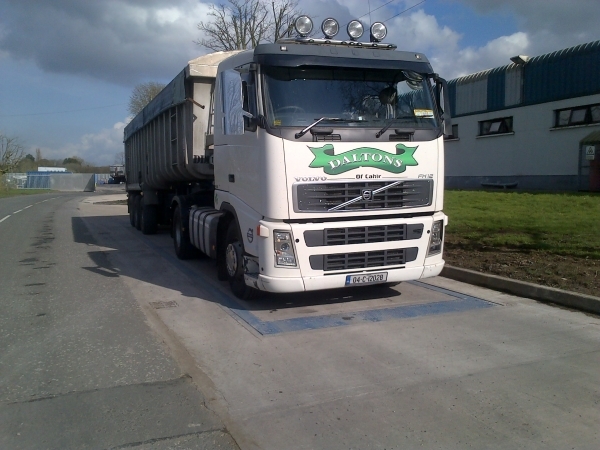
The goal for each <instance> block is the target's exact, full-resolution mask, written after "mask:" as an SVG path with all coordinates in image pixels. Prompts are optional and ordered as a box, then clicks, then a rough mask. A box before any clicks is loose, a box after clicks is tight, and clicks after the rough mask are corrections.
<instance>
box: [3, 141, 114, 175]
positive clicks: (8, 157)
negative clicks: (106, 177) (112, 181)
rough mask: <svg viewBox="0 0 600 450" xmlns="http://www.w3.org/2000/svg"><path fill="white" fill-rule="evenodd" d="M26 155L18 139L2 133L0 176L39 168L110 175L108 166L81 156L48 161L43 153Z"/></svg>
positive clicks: (36, 152) (37, 151) (38, 151)
mask: <svg viewBox="0 0 600 450" xmlns="http://www.w3.org/2000/svg"><path fill="white" fill-rule="evenodd" d="M24 153H25V147H24V145H23V144H22V143H21V140H20V139H19V138H18V137H14V136H9V135H6V134H4V133H1V132H0V176H2V175H5V174H7V173H25V172H31V171H35V170H38V168H39V167H64V168H66V169H67V170H68V171H69V172H74V173H108V171H109V170H108V169H109V168H108V166H95V165H92V164H89V163H87V162H86V161H85V160H84V159H83V158H80V157H79V156H72V157H69V158H64V159H47V158H44V157H43V156H42V151H41V150H40V149H39V148H38V149H36V150H35V156H34V155H32V154H30V153H28V154H24Z"/></svg>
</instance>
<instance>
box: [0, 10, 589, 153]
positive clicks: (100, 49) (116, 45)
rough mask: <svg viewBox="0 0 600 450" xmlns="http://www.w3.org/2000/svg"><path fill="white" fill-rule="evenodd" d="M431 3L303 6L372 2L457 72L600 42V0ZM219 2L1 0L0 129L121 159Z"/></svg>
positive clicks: (44, 145)
mask: <svg viewBox="0 0 600 450" xmlns="http://www.w3.org/2000/svg"><path fill="white" fill-rule="evenodd" d="M420 1H421V0H395V1H392V2H389V1H388V0H300V1H299V7H298V8H299V9H301V10H302V12H304V13H306V14H308V15H310V16H312V17H315V22H316V23H320V21H321V20H322V19H324V18H325V14H326V15H327V16H331V17H335V18H337V19H338V20H339V21H340V23H342V24H343V23H346V22H347V21H348V20H350V19H351V18H356V17H361V16H363V15H364V16H363V17H362V19H361V20H363V22H365V23H366V24H368V22H369V15H368V14H367V13H368V11H369V6H370V8H371V10H372V11H373V12H372V14H371V16H370V18H371V20H372V21H376V20H381V21H384V20H385V21H386V25H387V26H388V29H389V33H388V37H387V38H386V41H388V42H393V43H395V44H396V45H398V48H399V49H403V50H410V51H419V52H423V53H425V54H426V55H427V56H428V57H429V59H430V60H431V62H432V65H433V66H434V69H435V70H436V71H437V72H438V73H440V74H441V75H442V76H444V77H446V78H447V79H452V78H454V77H457V76H460V75H465V74H469V73H473V72H476V71H480V70H485V69H488V68H491V67H497V66H502V65H505V64H507V63H508V62H509V57H510V56H514V55H516V54H526V55H529V56H536V55H540V54H543V53H547V52H551V51H554V50H558V49H561V48H566V47H570V46H573V45H577V44H582V43H585V42H591V41H595V40H598V39H600V27H598V25H597V24H598V23H600V6H599V4H598V0H571V1H567V0H495V1H490V0H426V1H425V2H422V3H420ZM269 3H270V2H269ZM208 5H209V2H207V1H204V0H202V1H199V0H0V133H3V134H5V135H8V136H10V137H18V138H19V139H20V141H21V143H22V144H23V145H24V146H25V148H26V152H28V153H31V154H34V155H35V149H36V148H39V149H40V150H41V152H42V155H43V156H44V157H45V158H49V159H64V158H67V157H72V156H78V157H81V158H83V159H84V160H85V161H86V162H88V163H91V164H97V165H108V164H112V163H113V162H114V161H115V158H116V157H117V155H118V154H119V153H121V152H122V151H123V145H122V137H123V127H124V126H125V124H126V123H127V120H128V113H127V102H128V99H129V95H130V93H131V91H132V89H133V87H134V86H135V85H136V84H137V83H140V82H145V81H160V82H164V83H167V82H169V81H170V80H171V79H172V78H173V77H174V76H175V75H176V74H177V73H178V72H179V71H180V70H181V69H182V68H183V67H184V66H185V64H186V62H187V61H188V60H190V59H192V58H195V57H197V56H200V55H202V54H204V53H207V50H206V49H204V48H202V47H200V46H198V45H197V44H195V43H194V41H195V40H198V39H199V38H201V35H200V32H199V31H198V29H197V24H198V22H200V21H201V20H206V14H207V12H208V11H209V9H208ZM415 5H416V6H415ZM409 8H410V9H409ZM407 9H408V10H407ZM405 10H407V11H406V12H404V13H402V14H400V15H398V14H399V13H401V12H402V11H405ZM324 12H325V13H324ZM365 14H366V15H365ZM342 28H343V27H342Z"/></svg>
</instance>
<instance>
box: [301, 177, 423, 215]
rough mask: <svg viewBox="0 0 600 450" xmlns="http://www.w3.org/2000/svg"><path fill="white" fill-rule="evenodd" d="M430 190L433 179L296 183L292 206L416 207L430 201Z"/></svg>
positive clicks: (330, 209)
mask: <svg viewBox="0 0 600 450" xmlns="http://www.w3.org/2000/svg"><path fill="white" fill-rule="evenodd" d="M378 191H379V192H378ZM432 194H433V180H404V181H365V182H352V183H346V182H331V183H306V184H301V183H298V184H295V185H294V208H295V210H296V212H337V211H362V210H372V209H405V208H418V207H422V206H429V205H431V197H432Z"/></svg>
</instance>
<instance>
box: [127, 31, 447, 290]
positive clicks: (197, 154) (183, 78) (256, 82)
mask: <svg viewBox="0 0 600 450" xmlns="http://www.w3.org/2000/svg"><path fill="white" fill-rule="evenodd" d="M444 84H445V82H444V81H443V80H441V79H440V78H439V77H438V76H437V75H436V74H435V73H434V72H433V70H432V68H431V66H430V64H429V62H428V60H427V58H426V57H425V56H424V55H422V54H420V53H413V52H402V51H397V50H395V48H394V46H391V45H387V46H386V45H384V44H381V45H374V46H370V47H369V48H365V46H363V47H362V48H361V46H358V45H356V43H355V45H351V44H349V43H347V42H332V41H331V40H318V39H317V40H314V39H312V40H309V39H301V38H298V39H289V40H286V41H281V42H278V43H275V44H261V45H258V46H257V47H256V48H254V49H252V50H247V51H236V52H217V53H213V54H210V55H205V56H201V57H199V58H197V59H194V60H192V61H190V62H189V63H188V65H187V66H186V67H185V68H184V69H183V70H182V71H181V72H180V73H179V74H178V75H177V76H176V77H175V78H174V79H173V81H172V82H171V83H169V84H168V85H167V86H166V87H165V89H164V90H163V91H162V92H161V93H160V94H159V95H158V96H157V97H156V98H155V99H154V100H153V101H152V102H151V103H150V104H148V105H147V106H146V108H144V110H143V111H142V112H141V113H140V114H138V115H137V116H136V117H135V118H134V119H133V120H132V122H131V123H130V124H129V125H128V126H127V127H126V128H125V136H124V142H125V167H126V189H127V192H128V200H129V201H128V205H129V212H130V220H131V224H132V225H133V226H135V227H136V228H138V229H141V230H142V231H143V232H144V233H146V234H152V233H155V232H156V231H157V230H158V229H159V227H160V226H161V225H164V226H168V227H170V229H171V231H172V234H173V238H174V247H175V252H176V254H177V256H178V257H180V258H183V259H185V258H190V257H193V256H195V255H196V254H197V253H198V252H202V253H204V254H206V255H208V256H209V257H211V258H214V259H215V260H216V263H217V271H218V276H219V278H220V279H223V280H229V283H230V286H231V289H232V290H233V292H234V294H235V295H237V296H238V297H241V298H250V297H251V296H253V295H255V294H256V293H257V292H258V291H269V292H279V293H283V292H300V291H310V290H320V289H331V288H339V287H344V286H355V285H362V284H378V283H398V282H401V281H405V280H414V279H419V278H426V277H430V276H435V275H437V274H439V272H440V271H441V270H442V267H443V265H444V260H443V257H442V255H443V234H444V227H445V225H446V224H447V217H446V215H445V214H444V213H443V195H444V142H443V135H444V132H443V130H444V125H445V126H446V127H447V126H448V123H449V118H448V117H447V114H446V113H447V112H448V111H449V108H448V106H447V102H446V103H445V104H444V105H443V107H442V105H441V104H440V103H443V101H442V99H443V98H444V97H446V96H445V95H442V93H443V92H444V90H443V86H444ZM444 111H446V113H445V112H444Z"/></svg>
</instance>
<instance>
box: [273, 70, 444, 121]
mask: <svg viewBox="0 0 600 450" xmlns="http://www.w3.org/2000/svg"><path fill="white" fill-rule="evenodd" d="M263 74H264V98H265V109H266V111H265V112H266V116H267V120H268V122H269V124H270V126H272V127H306V126H308V125H310V124H312V123H314V122H315V120H318V119H321V118H324V117H325V118H332V119H333V118H335V119H336V120H335V121H333V120H332V121H331V122H335V127H336V128H338V127H365V128H367V127H368V128H377V129H380V128H382V127H386V126H392V127H396V128H399V127H401V128H404V127H410V128H426V129H431V128H437V127H438V119H437V114H436V113H435V108H434V100H433V98H432V88H431V86H430V84H429V81H428V79H427V78H426V77H425V76H424V75H422V74H418V73H415V72H410V71H406V70H381V69H380V70H377V69H350V68H338V67H294V68H288V67H272V66H266V67H263ZM344 119H346V120H344ZM321 124H322V125H325V126H330V127H331V126H332V124H331V123H327V120H323V121H322V122H321Z"/></svg>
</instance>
